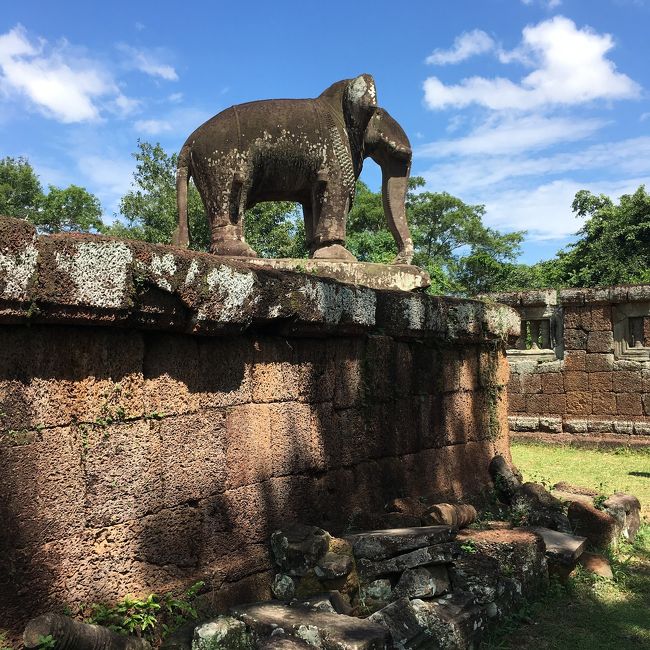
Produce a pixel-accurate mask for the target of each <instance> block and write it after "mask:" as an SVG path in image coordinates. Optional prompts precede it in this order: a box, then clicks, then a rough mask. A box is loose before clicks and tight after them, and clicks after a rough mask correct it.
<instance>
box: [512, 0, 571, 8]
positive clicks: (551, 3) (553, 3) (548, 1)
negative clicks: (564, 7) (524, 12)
mask: <svg viewBox="0 0 650 650" xmlns="http://www.w3.org/2000/svg"><path fill="white" fill-rule="evenodd" d="M521 3H522V4H525V5H527V6H529V7H530V6H531V5H532V4H534V2H533V0H521ZM539 4H541V5H542V6H544V7H545V8H546V9H555V8H556V7H559V6H560V5H561V4H562V0H539Z"/></svg>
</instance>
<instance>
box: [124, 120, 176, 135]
mask: <svg viewBox="0 0 650 650" xmlns="http://www.w3.org/2000/svg"><path fill="white" fill-rule="evenodd" d="M133 126H134V128H135V130H136V131H142V133H146V134H147V135H159V134H160V133H164V132H165V131H171V130H172V125H171V124H170V123H169V122H167V121H166V120H138V121H137V122H136V123H135V124H134V125H133Z"/></svg>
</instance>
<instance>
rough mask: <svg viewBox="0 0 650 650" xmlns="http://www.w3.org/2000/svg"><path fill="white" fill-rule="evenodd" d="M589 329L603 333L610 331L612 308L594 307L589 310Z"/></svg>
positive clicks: (606, 306) (604, 306)
mask: <svg viewBox="0 0 650 650" xmlns="http://www.w3.org/2000/svg"><path fill="white" fill-rule="evenodd" d="M591 329H592V330H598V331H603V332H606V331H610V330H611V329H612V308H611V307H610V306H609V305H594V306H593V307H592V308H591Z"/></svg>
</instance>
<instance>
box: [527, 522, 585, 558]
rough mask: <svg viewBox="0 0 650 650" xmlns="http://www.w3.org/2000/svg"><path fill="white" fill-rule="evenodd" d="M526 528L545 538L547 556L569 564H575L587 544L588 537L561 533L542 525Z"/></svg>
mask: <svg viewBox="0 0 650 650" xmlns="http://www.w3.org/2000/svg"><path fill="white" fill-rule="evenodd" d="M526 530H531V531H532V532H534V533H537V534H538V535H540V536H541V538H542V539H543V540H544V544H546V557H548V558H549V560H553V561H555V562H559V563H560V564H564V565H567V566H569V565H575V563H576V562H577V561H578V558H579V557H580V556H581V555H582V552H583V551H584V550H585V546H586V544H587V538H586V537H578V536H577V535H569V534H568V533H560V532H559V531H557V530H551V529H550V528H543V527H542V526H533V527H531V528H527V529H526Z"/></svg>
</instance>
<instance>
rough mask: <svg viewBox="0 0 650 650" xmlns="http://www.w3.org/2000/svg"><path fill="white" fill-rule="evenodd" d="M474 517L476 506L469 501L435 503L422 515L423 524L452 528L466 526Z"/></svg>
mask: <svg viewBox="0 0 650 650" xmlns="http://www.w3.org/2000/svg"><path fill="white" fill-rule="evenodd" d="M475 519H476V508H474V506H473V505H471V504H469V503H454V504H451V503H436V504H434V505H432V506H429V508H427V510H426V512H425V513H424V514H423V515H422V523H423V524H426V525H428V526H431V525H434V526H435V525H437V526H451V527H452V528H467V526H469V525H470V524H471V523H472V522H473V521H474V520H475Z"/></svg>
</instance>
